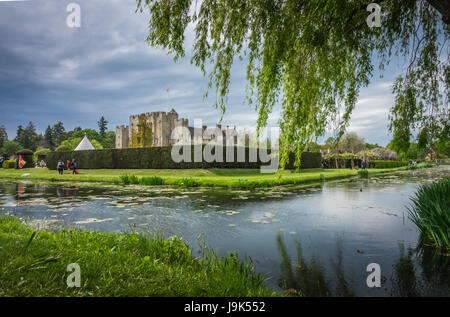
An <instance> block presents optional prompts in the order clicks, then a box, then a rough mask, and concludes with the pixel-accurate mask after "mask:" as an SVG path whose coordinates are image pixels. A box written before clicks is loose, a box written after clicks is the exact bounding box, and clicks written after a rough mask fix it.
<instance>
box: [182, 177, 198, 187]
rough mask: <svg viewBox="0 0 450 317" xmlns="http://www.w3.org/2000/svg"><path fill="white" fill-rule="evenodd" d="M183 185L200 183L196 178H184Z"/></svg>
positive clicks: (195, 185) (196, 185)
mask: <svg viewBox="0 0 450 317" xmlns="http://www.w3.org/2000/svg"><path fill="white" fill-rule="evenodd" d="M181 185H184V186H186V187H198V186H200V184H199V183H198V182H197V181H196V180H194V179H192V178H183V179H182V180H181Z"/></svg>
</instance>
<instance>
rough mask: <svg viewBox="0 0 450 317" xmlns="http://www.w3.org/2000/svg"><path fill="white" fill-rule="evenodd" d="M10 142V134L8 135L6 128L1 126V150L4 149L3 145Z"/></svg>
mask: <svg viewBox="0 0 450 317" xmlns="http://www.w3.org/2000/svg"><path fill="white" fill-rule="evenodd" d="M6 141H8V133H6V128H5V126H3V125H2V126H0V148H1V147H3V144H4V143H5V142H6Z"/></svg>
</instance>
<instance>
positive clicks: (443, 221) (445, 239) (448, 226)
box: [408, 178, 450, 248]
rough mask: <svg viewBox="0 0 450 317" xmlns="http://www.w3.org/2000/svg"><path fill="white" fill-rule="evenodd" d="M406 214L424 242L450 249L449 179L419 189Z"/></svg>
mask: <svg viewBox="0 0 450 317" xmlns="http://www.w3.org/2000/svg"><path fill="white" fill-rule="evenodd" d="M411 201H412V206H411V207H410V208H408V212H409V215H410V218H411V219H412V221H413V222H414V223H415V224H416V226H417V227H418V228H419V230H420V231H421V233H422V235H423V237H424V239H425V240H427V241H429V242H431V243H433V244H434V245H436V246H438V247H446V248H449V247H450V178H445V179H442V180H439V181H436V182H433V183H431V184H425V185H422V186H420V187H419V189H418V190H417V192H416V194H415V196H414V197H412V198H411Z"/></svg>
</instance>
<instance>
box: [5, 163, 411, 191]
mask: <svg viewBox="0 0 450 317" xmlns="http://www.w3.org/2000/svg"><path fill="white" fill-rule="evenodd" d="M402 169H404V168H402V167H400V168H389V169H369V170H368V173H369V175H375V174H379V173H388V172H394V171H398V170H402ZM123 175H134V176H136V177H137V178H138V179H140V178H143V177H157V178H160V179H162V182H163V184H164V185H181V186H188V187H190V186H205V187H231V188H255V187H271V186H280V185H301V184H308V183H314V182H320V181H326V180H335V179H341V178H348V177H353V176H357V175H358V171H357V170H350V169H310V170H301V171H300V172H296V171H286V170H280V171H278V172H277V173H275V174H261V173H260V171H259V170H258V169H185V170H164V169H161V170H151V169H148V170H119V169H117V170H81V171H80V174H79V175H72V173H71V172H69V171H65V172H64V175H59V174H58V172H57V171H50V170H48V169H39V168H35V169H25V170H15V169H0V178H5V179H20V180H24V179H35V180H47V181H66V182H72V181H73V182H105V183H117V184H120V183H122V179H121V176H123ZM158 185H159V184H158Z"/></svg>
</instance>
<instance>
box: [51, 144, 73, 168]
mask: <svg viewBox="0 0 450 317" xmlns="http://www.w3.org/2000/svg"><path fill="white" fill-rule="evenodd" d="M70 151H72V149H71V148H70V147H68V146H66V145H60V146H58V147H57V148H56V149H55V152H70ZM47 165H48V164H47Z"/></svg>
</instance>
